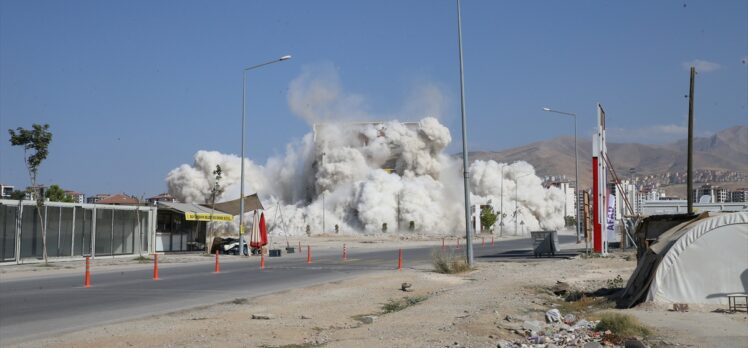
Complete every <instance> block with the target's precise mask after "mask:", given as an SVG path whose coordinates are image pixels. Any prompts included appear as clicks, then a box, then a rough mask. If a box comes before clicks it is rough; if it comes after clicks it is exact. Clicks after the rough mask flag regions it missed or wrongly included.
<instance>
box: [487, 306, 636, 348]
mask: <svg viewBox="0 0 748 348" xmlns="http://www.w3.org/2000/svg"><path fill="white" fill-rule="evenodd" d="M545 316H546V320H547V321H548V323H543V322H541V321H538V320H524V321H523V322H522V325H521V326H520V325H516V324H514V323H511V321H516V320H522V319H519V318H515V317H509V319H507V318H505V319H504V321H501V322H498V324H499V327H502V328H504V329H506V330H509V331H511V332H515V333H517V334H520V335H523V336H524V337H525V339H524V340H514V341H512V340H506V339H502V340H500V341H499V342H498V343H497V347H499V348H515V347H522V348H524V347H528V348H530V347H532V348H535V347H585V348H594V347H603V346H605V347H622V346H621V344H622V343H623V341H622V340H621V337H618V336H616V335H615V334H614V333H612V332H610V331H597V330H595V327H596V326H597V324H598V323H599V321H598V320H592V321H588V320H585V319H578V318H577V317H576V316H575V315H574V314H571V313H567V314H566V315H562V313H561V312H560V311H559V310H558V309H556V308H553V309H550V310H548V311H547V312H546V313H545ZM625 346H626V347H628V346H630V347H646V345H645V344H644V343H643V342H641V341H640V340H634V339H627V340H625Z"/></svg>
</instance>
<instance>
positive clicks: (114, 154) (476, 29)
mask: <svg viewBox="0 0 748 348" xmlns="http://www.w3.org/2000/svg"><path fill="white" fill-rule="evenodd" d="M462 14H463V45H464V50H465V52H464V58H465V81H466V100H467V105H466V108H467V115H468V116H467V117H468V136H469V139H470V141H469V146H470V149H471V150H500V149H504V148H510V147H514V146H519V145H523V144H526V143H529V142H532V141H537V140H543V139H549V138H553V137H557V136H564V135H570V134H572V132H573V128H572V125H571V121H570V120H569V119H565V118H563V117H560V116H556V115H553V114H549V113H544V112H542V111H541V108H542V107H543V106H550V107H553V108H556V109H559V110H564V111H569V112H576V113H578V114H579V132H580V137H584V138H589V134H591V132H592V129H593V128H594V126H595V108H594V107H595V103H597V102H600V103H602V104H603V105H604V107H605V109H606V111H607V114H608V127H609V129H610V139H611V140H612V141H618V142H621V141H636V142H647V143H662V142H668V141H672V140H675V139H678V138H681V137H682V136H683V135H684V134H685V125H686V115H687V112H688V105H687V99H686V98H684V96H685V95H686V94H687V93H688V71H687V66H688V65H689V64H696V65H697V69H698V70H699V71H700V73H699V75H698V77H697V87H696V88H697V89H696V97H697V99H696V118H697V121H696V126H697V134H700V135H708V134H711V133H713V132H716V131H719V130H721V129H724V128H727V127H730V126H734V125H740V124H748V109H747V108H746V107H747V104H748V64H746V63H745V60H748V2H746V1H741V0H736V1H678V2H676V1H638V2H634V1H625V2H624V1H617V2H612V1H606V2H600V1H563V2H561V1H553V2H551V1H548V2H540V1H537V2H527V1H513V2H505V1H501V2H499V1H477V0H464V1H463V3H462ZM456 49H457V33H456V7H455V2H454V1H451V0H433V1H425V0H424V1H300V0H299V1H262V2H261V1H218V2H214V1H74V0H69V1H13V0H0V129H2V134H4V135H3V136H2V141H0V158H1V159H0V182H2V183H6V184H13V185H16V186H18V187H21V186H25V185H27V183H28V177H27V174H26V170H25V167H24V166H23V151H22V150H21V149H18V148H12V147H11V146H10V145H9V142H8V141H7V137H8V136H7V129H8V128H16V127H29V126H30V125H31V124H32V123H49V124H50V126H51V129H52V132H53V133H54V140H53V143H52V145H51V148H50V156H49V158H48V159H47V161H45V162H44V164H43V165H42V168H41V170H40V181H41V182H42V183H44V184H53V183H57V184H60V185H61V186H63V187H64V188H68V189H73V190H78V191H81V192H85V193H87V194H95V193H101V192H126V193H130V194H135V195H138V196H139V195H141V194H145V195H151V194H156V193H159V192H163V191H166V186H165V183H164V177H165V176H166V174H167V173H168V171H169V170H171V169H173V168H175V167H177V166H178V165H180V164H182V163H191V162H192V156H193V154H194V153H195V152H196V151H197V150H200V149H207V150H217V151H221V152H224V153H237V154H238V153H239V149H240V127H239V126H240V120H241V69H242V68H243V67H246V66H249V65H253V64H257V63H261V62H264V61H266V60H269V59H273V58H276V57H280V56H282V55H284V54H291V55H293V56H294V58H293V59H292V60H290V61H287V62H283V63H280V64H274V65H271V66H267V67H263V68H261V69H258V70H255V71H252V72H250V74H249V75H248V84H247V86H248V90H247V91H248V105H247V112H248V114H247V115H248V126H247V154H248V156H249V157H250V158H252V159H253V160H255V161H258V162H261V163H264V161H265V160H266V159H267V158H268V157H270V156H275V155H278V154H281V153H283V152H284V151H285V146H286V144H288V143H289V142H293V141H294V140H298V139H299V138H300V137H302V136H303V135H304V134H305V133H306V132H308V131H309V125H308V123H307V122H306V121H305V120H303V119H302V118H301V117H299V116H298V115H296V114H294V112H292V110H291V108H290V106H289V102H288V96H287V95H288V91H289V86H290V84H291V83H292V81H294V80H295V79H298V78H299V77H300V76H302V74H304V73H305V72H306V73H309V72H311V74H312V75H313V76H317V77H321V78H323V79H324V78H327V79H332V80H333V81H334V82H335V83H336V84H337V85H336V86H337V87H338V88H339V89H340V95H341V98H343V99H344V100H352V101H353V104H355V105H354V106H355V109H356V110H359V111H362V113H364V114H366V115H369V117H372V118H383V117H388V116H391V115H397V117H399V118H401V119H404V120H405V119H406V118H408V111H413V110H414V109H417V106H419V105H420V106H424V109H427V107H428V106H429V105H428V104H429V102H430V101H432V100H434V99H433V98H429V96H431V97H434V95H436V99H437V100H438V104H440V108H438V110H439V112H440V114H441V115H440V118H441V120H442V122H444V123H445V124H446V125H447V126H448V127H449V128H450V130H451V131H452V134H453V144H452V145H451V146H450V148H449V150H450V152H457V151H459V142H460V137H459V132H460V128H459V126H460V123H459V122H460V119H459V70H458V56H457V51H456ZM431 92H433V93H431ZM424 96H425V97H424ZM414 98H415V99H419V98H421V99H419V100H421V104H417V103H416V105H415V106H414V105H412V104H413V103H411V101H412V100H413V99H414ZM413 114H414V116H413V118H416V119H417V118H420V117H421V116H423V115H420V112H419V111H414V112H413ZM415 114H417V115H415Z"/></svg>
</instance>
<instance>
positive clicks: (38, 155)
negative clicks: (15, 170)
mask: <svg viewBox="0 0 748 348" xmlns="http://www.w3.org/2000/svg"><path fill="white" fill-rule="evenodd" d="M8 133H10V144H11V145H13V146H23V154H24V157H25V159H26V169H28V171H29V179H31V189H32V190H35V191H36V208H37V209H36V212H37V215H38V216H39V226H40V227H41V230H42V253H43V255H44V264H48V263H49V262H48V260H47V226H46V224H45V223H44V218H43V216H42V209H43V208H44V196H43V195H42V193H41V188H40V187H39V186H37V184H36V178H37V175H38V174H39V166H41V164H42V162H43V161H44V160H45V159H46V158H47V155H48V154H49V143H51V142H52V133H51V132H50V131H49V125H48V124H44V125H40V124H36V123H34V124H33V125H32V126H31V129H23V128H21V127H18V128H16V130H15V131H14V130H12V129H8Z"/></svg>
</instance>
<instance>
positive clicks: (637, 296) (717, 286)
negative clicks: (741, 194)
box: [619, 212, 748, 307]
mask: <svg viewBox="0 0 748 348" xmlns="http://www.w3.org/2000/svg"><path fill="white" fill-rule="evenodd" d="M745 292H748V212H736V213H717V214H715V213H710V214H703V215H701V216H699V217H698V218H696V219H693V220H690V221H687V222H683V223H681V224H678V225H677V226H675V227H672V228H670V229H668V230H667V231H666V232H664V233H662V234H661V235H659V237H657V240H656V241H654V242H653V243H652V244H650V246H649V248H648V250H647V252H646V253H645V254H644V255H643V256H642V257H641V258H640V259H639V260H638V264H637V267H636V270H635V271H634V274H633V275H632V277H631V279H630V280H629V283H628V284H627V287H626V290H625V292H624V296H623V300H624V301H623V303H624V306H625V307H630V306H632V305H634V304H636V303H638V302H640V301H641V300H646V301H653V302H656V303H691V304H727V294H731V293H745ZM645 294H646V295H645ZM621 302H622V301H619V306H620V305H622V303H621Z"/></svg>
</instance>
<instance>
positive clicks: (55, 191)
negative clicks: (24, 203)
mask: <svg viewBox="0 0 748 348" xmlns="http://www.w3.org/2000/svg"><path fill="white" fill-rule="evenodd" d="M44 197H47V199H49V201H50V202H66V203H73V196H71V195H69V194H67V193H65V191H64V190H63V189H61V188H60V186H57V185H52V186H50V187H49V188H48V189H47V191H46V192H44Z"/></svg>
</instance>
